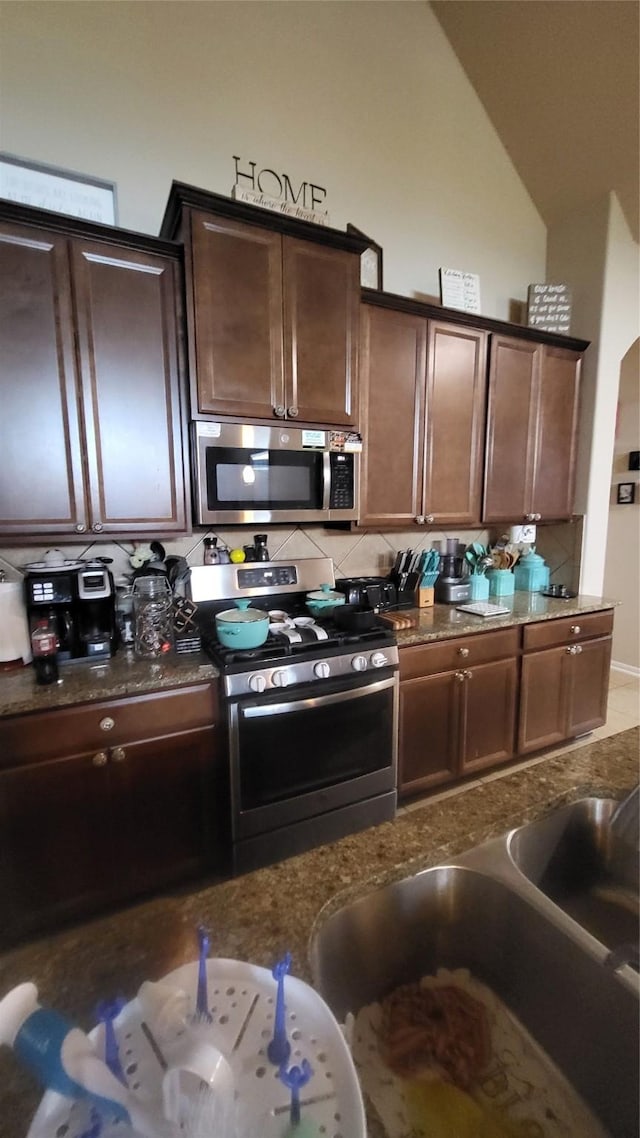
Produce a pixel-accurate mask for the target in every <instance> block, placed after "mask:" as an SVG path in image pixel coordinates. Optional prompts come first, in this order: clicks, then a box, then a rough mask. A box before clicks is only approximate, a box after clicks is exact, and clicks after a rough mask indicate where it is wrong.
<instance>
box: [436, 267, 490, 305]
mask: <svg viewBox="0 0 640 1138" xmlns="http://www.w3.org/2000/svg"><path fill="white" fill-rule="evenodd" d="M440 296H441V298H442V303H443V305H444V307H445V308H459V309H460V310H461V311H462V312H477V313H479V312H480V277H479V276H477V275H476V273H463V272H461V271H460V270H459V269H440Z"/></svg>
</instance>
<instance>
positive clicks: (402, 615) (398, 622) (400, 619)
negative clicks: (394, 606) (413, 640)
mask: <svg viewBox="0 0 640 1138" xmlns="http://www.w3.org/2000/svg"><path fill="white" fill-rule="evenodd" d="M379 620H381V621H382V623H383V624H388V625H389V627H390V628H393V629H394V630H398V629H403V628H417V627H418V617H417V616H413V615H411V614H409V613H407V612H381V613H379Z"/></svg>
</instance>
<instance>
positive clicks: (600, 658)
mask: <svg viewBox="0 0 640 1138" xmlns="http://www.w3.org/2000/svg"><path fill="white" fill-rule="evenodd" d="M612 629H613V611H611V610H609V611H606V612H601V613H587V614H585V615H582V616H580V617H572V618H567V619H566V620H553V621H545V622H544V623H540V624H533V625H528V626H526V627H525V628H524V630H523V636H524V655H523V658H522V680H521V696H520V723H519V730H518V751H519V752H520V754H527V753H528V752H529V751H537V750H540V749H541V748H542V747H549V746H553V745H554V744H556V743H560V742H563V741H564V740H565V739H570V738H572V737H573V736H575V735H582V734H584V733H585V732H587V731H593V730H594V728H596V727H600V726H601V725H602V724H603V723H604V722H605V721H606V718H607V694H608V689H609V667H610V664H611V633H612Z"/></svg>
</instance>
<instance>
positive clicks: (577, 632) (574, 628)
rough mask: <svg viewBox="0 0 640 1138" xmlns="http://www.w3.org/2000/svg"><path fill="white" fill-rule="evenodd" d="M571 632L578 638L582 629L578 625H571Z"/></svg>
mask: <svg viewBox="0 0 640 1138" xmlns="http://www.w3.org/2000/svg"><path fill="white" fill-rule="evenodd" d="M571 632H572V633H573V635H574V636H579V635H580V633H581V632H582V629H581V628H580V625H579V624H572V625H571Z"/></svg>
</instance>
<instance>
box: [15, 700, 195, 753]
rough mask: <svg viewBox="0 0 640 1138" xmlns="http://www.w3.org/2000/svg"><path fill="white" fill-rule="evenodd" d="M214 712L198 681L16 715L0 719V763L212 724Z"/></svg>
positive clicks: (96, 746) (90, 748)
mask: <svg viewBox="0 0 640 1138" xmlns="http://www.w3.org/2000/svg"><path fill="white" fill-rule="evenodd" d="M216 714H217V701H216V689H215V687H214V685H212V684H202V685H197V686H193V687H185V688H175V689H172V690H170V691H165V692H153V693H150V694H149V695H139V696H134V697H129V698H126V699H116V700H108V701H104V702H102V703H88V704H81V705H76V706H72V707H63V708H58V709H56V710H55V711H40V712H36V713H35V714H33V715H20V716H15V717H14V718H10V719H3V720H0V768H2V767H11V766H14V765H16V764H18V763H27V762H39V761H43V760H46V759H53V758H59V757H60V756H64V755H77V754H81V753H82V752H84V751H91V750H96V751H98V750H103V749H106V748H108V747H114V746H119V745H121V744H123V743H130V742H138V741H143V740H145V739H154V738H157V737H158V736H162V735H172V734H174V733H177V732H180V731H189V730H192V729H194V728H198V727H207V726H212V725H213V723H214V721H215V717H216ZM110 720H111V721H113V726H111V725H109V721H110Z"/></svg>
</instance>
